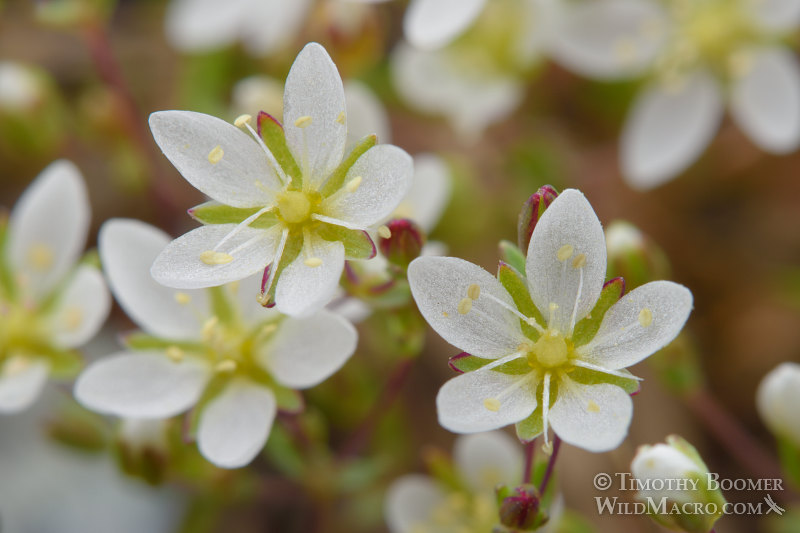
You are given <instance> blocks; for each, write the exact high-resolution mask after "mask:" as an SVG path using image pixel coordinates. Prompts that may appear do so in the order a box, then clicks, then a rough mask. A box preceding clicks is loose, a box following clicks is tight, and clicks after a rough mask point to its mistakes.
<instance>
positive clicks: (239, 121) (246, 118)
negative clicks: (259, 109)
mask: <svg viewBox="0 0 800 533" xmlns="http://www.w3.org/2000/svg"><path fill="white" fill-rule="evenodd" d="M251 120H253V117H252V116H251V115H248V114H244V115H239V116H238V117H236V120H234V121H233V125H234V126H236V127H237V128H241V127H243V126H244V125H245V124H249V123H250V121H251Z"/></svg>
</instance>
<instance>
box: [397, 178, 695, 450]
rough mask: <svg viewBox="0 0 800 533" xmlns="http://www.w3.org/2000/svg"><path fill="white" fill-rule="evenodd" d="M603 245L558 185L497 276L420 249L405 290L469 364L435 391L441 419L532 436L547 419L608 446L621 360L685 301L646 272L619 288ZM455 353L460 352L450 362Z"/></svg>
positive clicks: (571, 439)
mask: <svg viewBox="0 0 800 533" xmlns="http://www.w3.org/2000/svg"><path fill="white" fill-rule="evenodd" d="M605 272H606V245H605V240H604V237H603V229H602V227H601V225H600V222H599V220H598V219H597V216H596V215H595V213H594V211H593V210H592V207H591V206H590V205H589V203H588V201H587V200H586V199H585V198H584V196H583V195H582V194H581V193H580V192H579V191H576V190H566V191H564V192H563V193H562V194H560V195H559V196H558V197H557V198H556V199H555V200H554V201H553V203H552V204H551V205H550V206H549V207H548V208H547V210H546V211H545V212H544V214H543V215H542V217H541V218H540V219H539V221H538V222H537V224H536V226H535V228H534V230H533V234H532V236H531V240H530V244H529V246H528V252H527V258H526V260H525V273H524V275H523V274H522V273H521V272H517V271H516V270H515V269H514V268H512V267H511V266H509V265H506V264H504V263H501V265H500V268H499V273H498V277H497V278H496V277H495V276H492V275H491V274H489V273H488V272H486V271H485V270H483V269H481V268H480V267H478V266H476V265H473V264H472V263H469V262H467V261H464V260H461V259H457V258H450V257H443V258H440V257H421V258H419V259H416V260H414V261H413V262H412V263H411V265H410V267H409V273H408V274H409V283H410V285H411V291H412V293H413V295H414V299H415V300H416V302H417V305H418V306H419V309H420V311H421V313H422V314H423V316H424V317H425V319H426V320H427V321H428V323H429V324H430V325H431V326H432V327H433V328H434V329H435V330H436V332H437V333H439V335H441V336H442V337H443V338H444V339H445V340H447V341H448V342H450V343H451V344H453V345H454V346H456V347H458V348H460V349H461V350H463V351H465V352H467V353H468V355H467V354H462V356H459V358H456V359H457V361H455V362H456V363H457V365H456V367H457V368H458V367H459V366H458V365H460V366H461V368H462V370H467V371H466V373H464V375H462V376H459V377H456V378H454V379H451V380H450V381H448V382H447V383H445V385H444V386H443V387H442V388H441V389H440V391H439V394H438V397H437V402H436V403H437V410H438V414H439V421H440V423H441V424H442V425H443V426H444V427H445V428H447V429H449V430H451V431H454V432H457V433H473V432H479V431H487V430H491V429H496V428H499V427H503V426H506V425H508V424H517V431H518V433H519V435H520V437H522V438H524V439H525V440H531V439H532V438H534V437H535V436H537V435H538V434H541V433H544V435H545V442H546V443H547V442H548V440H549V438H548V429H549V428H552V430H553V432H554V433H555V434H556V435H558V436H559V437H560V438H561V439H563V440H564V441H566V442H568V443H570V444H573V445H576V446H579V447H581V448H584V449H586V450H589V451H595V452H600V451H606V450H611V449H614V448H616V447H617V446H618V445H619V444H620V443H621V442H622V440H623V439H624V438H625V435H626V434H627V429H628V426H629V424H630V420H631V416H632V407H633V404H632V400H631V398H630V396H629V393H630V392H633V391H636V390H637V389H638V384H637V381H638V378H636V377H634V376H632V375H631V374H630V373H629V372H627V371H626V370H625V368H626V367H628V366H630V365H633V364H635V363H637V362H639V361H641V360H642V359H644V358H646V357H647V356H649V355H650V354H652V353H654V352H656V351H657V350H659V349H660V348H662V347H664V346H665V345H666V344H668V343H669V342H670V341H671V340H672V339H674V338H675V336H676V335H677V334H678V333H679V332H680V330H681V328H682V327H683V325H684V323H685V322H686V320H687V318H688V316H689V313H690V311H691V308H692V295H691V293H690V292H689V290H688V289H686V288H685V287H683V286H681V285H678V284H675V283H672V282H669V281H656V282H651V283H648V284H646V285H643V286H641V287H639V288H637V289H635V290H634V291H632V292H630V293H629V294H627V295H625V296H623V297H622V298H621V299H620V298H619V297H620V295H621V294H622V289H623V284H622V281H621V279H615V280H611V281H610V282H608V283H607V284H605V285H604V283H603V282H604V278H605ZM458 359H461V361H458Z"/></svg>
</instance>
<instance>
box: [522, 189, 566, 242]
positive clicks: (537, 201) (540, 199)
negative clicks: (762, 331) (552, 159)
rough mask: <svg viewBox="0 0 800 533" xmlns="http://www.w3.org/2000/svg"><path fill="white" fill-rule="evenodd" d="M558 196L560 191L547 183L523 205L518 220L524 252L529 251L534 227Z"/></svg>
mask: <svg viewBox="0 0 800 533" xmlns="http://www.w3.org/2000/svg"><path fill="white" fill-rule="evenodd" d="M557 196H558V191H557V190H555V188H553V187H552V186H551V185H545V186H543V187H540V188H539V190H538V191H536V192H535V193H533V194H532V195H531V197H530V198H528V200H527V201H526V202H525V204H524V205H523V206H522V211H520V213H519V221H518V222H517V243H518V244H519V249H520V250H522V253H523V254H524V253H527V251H528V243H529V242H531V235H533V228H535V227H536V223H537V222H538V221H539V218H540V217H541V216H542V214H544V210H545V209H547V208H548V207H549V206H550V204H552V203H553V200H555V199H556V197H557Z"/></svg>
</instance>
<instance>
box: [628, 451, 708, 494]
mask: <svg viewBox="0 0 800 533" xmlns="http://www.w3.org/2000/svg"><path fill="white" fill-rule="evenodd" d="M631 473H632V474H633V476H634V477H635V478H636V479H638V480H641V481H644V482H645V483H647V482H650V481H654V480H661V481H663V480H667V479H688V478H689V475H690V474H695V475H698V474H699V475H701V476H702V475H703V472H702V470H701V469H700V468H699V467H698V465H697V464H695V463H694V462H693V461H692V460H691V459H689V458H688V457H687V456H686V455H684V454H683V453H681V452H680V451H678V450H677V449H675V448H673V447H672V446H669V445H667V444H656V445H655V446H642V447H640V448H639V449H638V450H637V452H636V457H634V458H633V462H631ZM659 485H661V484H660V483H659ZM659 485H656V484H655V483H647V485H646V486H650V487H655V486H659ZM661 486H665V487H667V488H665V489H662V490H655V489H653V490H647V489H644V490H639V495H640V496H643V497H651V498H653V499H661V498H669V499H670V500H672V501H674V502H680V503H684V502H685V503H689V502H691V501H692V499H693V494H692V491H689V490H680V489H679V488H675V489H671V488H669V487H677V484H676V483H674V482H673V483H664V484H663V485H661Z"/></svg>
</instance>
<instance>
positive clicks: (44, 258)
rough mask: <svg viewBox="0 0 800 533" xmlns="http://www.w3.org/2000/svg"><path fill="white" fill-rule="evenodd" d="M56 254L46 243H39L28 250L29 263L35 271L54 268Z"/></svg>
mask: <svg viewBox="0 0 800 533" xmlns="http://www.w3.org/2000/svg"><path fill="white" fill-rule="evenodd" d="M54 258H55V254H54V253H53V249H52V248H50V246H48V245H46V244H44V243H37V244H34V245H33V246H31V247H30V248H29V249H28V263H29V264H30V265H32V266H33V268H34V270H38V271H40V272H41V271H43V270H47V269H49V268H50V267H52V266H53V260H54Z"/></svg>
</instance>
